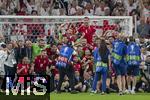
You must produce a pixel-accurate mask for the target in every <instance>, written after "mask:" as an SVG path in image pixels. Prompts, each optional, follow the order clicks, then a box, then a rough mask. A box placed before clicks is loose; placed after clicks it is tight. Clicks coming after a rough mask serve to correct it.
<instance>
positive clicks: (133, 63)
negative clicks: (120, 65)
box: [127, 37, 141, 94]
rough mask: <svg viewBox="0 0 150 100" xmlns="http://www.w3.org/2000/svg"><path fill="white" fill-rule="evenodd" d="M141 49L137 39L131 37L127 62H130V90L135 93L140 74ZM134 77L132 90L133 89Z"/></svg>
mask: <svg viewBox="0 0 150 100" xmlns="http://www.w3.org/2000/svg"><path fill="white" fill-rule="evenodd" d="M140 57H141V51H140V47H139V45H138V44H137V43H135V39H134V38H133V37H130V43H129V44H128V46H127V64H128V92H129V93H131V94H135V86H136V80H137V79H136V76H138V75H139V66H140V62H141V58H140ZM131 79H132V90H131Z"/></svg>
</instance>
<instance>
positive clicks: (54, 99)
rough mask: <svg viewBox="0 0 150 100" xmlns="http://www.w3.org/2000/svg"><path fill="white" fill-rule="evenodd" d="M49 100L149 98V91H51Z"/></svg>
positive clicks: (136, 99) (139, 99) (138, 99)
mask: <svg viewBox="0 0 150 100" xmlns="http://www.w3.org/2000/svg"><path fill="white" fill-rule="evenodd" d="M50 100H150V93H137V94H135V95H123V96H119V95H118V94H115V93H113V94H106V95H100V94H93V95H91V94H90V93H78V94H70V93H61V94H56V93H51V94H50Z"/></svg>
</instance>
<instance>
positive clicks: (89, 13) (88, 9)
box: [84, 3, 94, 16]
mask: <svg viewBox="0 0 150 100" xmlns="http://www.w3.org/2000/svg"><path fill="white" fill-rule="evenodd" d="M93 14H94V10H93V7H92V4H91V3H86V6H85V10H84V15H85V16H93Z"/></svg>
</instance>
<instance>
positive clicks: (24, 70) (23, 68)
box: [13, 57, 30, 93]
mask: <svg viewBox="0 0 150 100" xmlns="http://www.w3.org/2000/svg"><path fill="white" fill-rule="evenodd" d="M29 68H30V64H29V59H28V57H24V58H23V59H22V62H21V63H20V64H18V65H17V75H18V76H19V77H18V82H17V86H16V89H14V87H13V91H14V93H18V91H19V87H20V85H21V93H24V82H25V78H26V76H27V75H29ZM27 88H28V87H27Z"/></svg>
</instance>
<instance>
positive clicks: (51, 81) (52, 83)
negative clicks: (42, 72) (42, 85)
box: [50, 75, 54, 92]
mask: <svg viewBox="0 0 150 100" xmlns="http://www.w3.org/2000/svg"><path fill="white" fill-rule="evenodd" d="M52 91H54V75H51V76H50V92H52Z"/></svg>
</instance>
